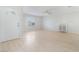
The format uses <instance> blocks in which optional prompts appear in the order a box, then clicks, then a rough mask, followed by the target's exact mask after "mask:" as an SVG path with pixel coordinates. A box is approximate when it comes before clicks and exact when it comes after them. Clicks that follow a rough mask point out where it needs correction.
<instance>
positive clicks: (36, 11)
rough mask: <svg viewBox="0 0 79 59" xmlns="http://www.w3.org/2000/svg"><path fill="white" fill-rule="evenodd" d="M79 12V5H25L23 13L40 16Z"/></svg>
mask: <svg viewBox="0 0 79 59" xmlns="http://www.w3.org/2000/svg"><path fill="white" fill-rule="evenodd" d="M73 12H79V7H78V6H25V7H23V13H25V14H32V15H38V16H44V15H48V14H50V13H51V15H53V14H57V15H60V14H61V15H62V14H67V13H73Z"/></svg>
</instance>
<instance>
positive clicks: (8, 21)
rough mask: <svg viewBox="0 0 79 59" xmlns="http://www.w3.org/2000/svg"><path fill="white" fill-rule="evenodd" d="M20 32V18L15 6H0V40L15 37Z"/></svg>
mask: <svg viewBox="0 0 79 59" xmlns="http://www.w3.org/2000/svg"><path fill="white" fill-rule="evenodd" d="M17 11H18V12H17ZM12 12H13V14H12ZM18 25H19V27H18ZM20 32H21V19H20V14H19V10H18V9H17V7H0V42H2V41H7V40H11V39H15V38H17V37H18V36H19V34H20Z"/></svg>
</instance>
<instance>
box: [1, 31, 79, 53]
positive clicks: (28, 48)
mask: <svg viewBox="0 0 79 59" xmlns="http://www.w3.org/2000/svg"><path fill="white" fill-rule="evenodd" d="M0 51H2V52H78V51H79V35H78V34H71V33H60V32H47V31H33V32H27V33H26V34H25V35H24V36H23V38H21V39H14V40H11V41H6V42H2V43H0Z"/></svg>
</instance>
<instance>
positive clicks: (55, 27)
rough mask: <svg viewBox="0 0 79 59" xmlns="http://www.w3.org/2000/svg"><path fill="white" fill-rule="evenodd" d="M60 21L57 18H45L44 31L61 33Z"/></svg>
mask: <svg viewBox="0 0 79 59" xmlns="http://www.w3.org/2000/svg"><path fill="white" fill-rule="evenodd" d="M59 24H60V23H59V21H58V19H57V17H56V15H55V16H54V15H53V16H50V15H49V16H45V17H43V29H44V30H47V31H59Z"/></svg>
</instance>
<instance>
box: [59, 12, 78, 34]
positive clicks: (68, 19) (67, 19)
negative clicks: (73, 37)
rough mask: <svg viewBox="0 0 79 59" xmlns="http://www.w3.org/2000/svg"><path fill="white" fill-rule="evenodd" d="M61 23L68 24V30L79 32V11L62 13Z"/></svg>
mask: <svg viewBox="0 0 79 59" xmlns="http://www.w3.org/2000/svg"><path fill="white" fill-rule="evenodd" d="M61 19H62V20H61V23H64V24H68V32H70V33H77V34H79V12H72V13H68V14H64V15H62V18H61Z"/></svg>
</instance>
